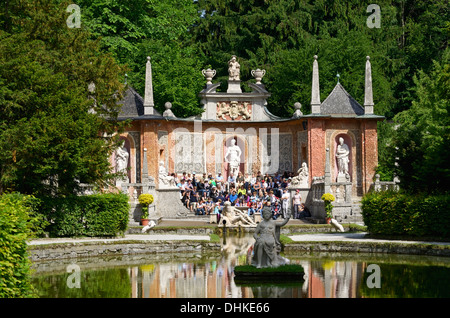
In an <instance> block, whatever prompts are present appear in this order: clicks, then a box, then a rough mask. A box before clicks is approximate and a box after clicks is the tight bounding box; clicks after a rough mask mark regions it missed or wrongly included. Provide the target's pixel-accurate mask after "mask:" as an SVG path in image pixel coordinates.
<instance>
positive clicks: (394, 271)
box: [32, 236, 450, 298]
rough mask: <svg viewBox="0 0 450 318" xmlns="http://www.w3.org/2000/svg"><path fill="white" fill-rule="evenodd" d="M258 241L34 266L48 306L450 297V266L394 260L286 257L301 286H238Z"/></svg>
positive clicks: (239, 239) (445, 261)
mask: <svg viewBox="0 0 450 318" xmlns="http://www.w3.org/2000/svg"><path fill="white" fill-rule="evenodd" d="M253 242H254V241H253V239H252V238H251V237H249V236H233V237H227V238H226V240H224V242H222V243H223V249H222V252H221V253H218V254H216V255H212V254H211V255H198V254H195V253H185V254H180V253H178V254H172V253H169V254H167V253H164V254H146V255H134V256H130V255H123V256H114V257H95V258H78V259H73V260H57V261H49V262H38V263H35V264H33V269H34V271H35V272H34V274H33V280H32V281H33V285H34V286H35V288H36V289H37V292H38V294H39V297H45V298H260V297H264V298H269V297H270V298H362V297H364V298H372V297H389V298H391V297H392V298H409V297H419V298H429V297H433V298H442V297H446V298H447V297H450V287H449V286H450V258H445V257H428V256H413V255H393V254H357V253H347V254H344V253H320V254H319V253H315V254H310V253H296V254H295V255H289V254H285V255H284V256H285V257H287V258H288V259H290V261H291V263H297V264H301V265H302V266H303V268H304V270H305V275H304V280H303V281H301V282H290V283H286V282H265V283H262V284H258V283H253V284H240V283H237V282H235V280H234V274H233V268H234V267H235V266H236V265H243V264H247V263H248V262H249V261H250V259H251V246H252V244H253Z"/></svg>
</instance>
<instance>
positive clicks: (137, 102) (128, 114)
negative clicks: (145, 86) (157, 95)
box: [119, 87, 144, 118]
mask: <svg viewBox="0 0 450 318" xmlns="http://www.w3.org/2000/svg"><path fill="white" fill-rule="evenodd" d="M119 104H122V109H121V111H120V113H119V118H134V117H139V116H142V115H144V99H143V98H142V97H141V95H139V94H138V92H136V91H135V90H134V89H133V88H132V87H128V88H127V90H126V91H125V92H124V93H123V99H122V100H121V101H119Z"/></svg>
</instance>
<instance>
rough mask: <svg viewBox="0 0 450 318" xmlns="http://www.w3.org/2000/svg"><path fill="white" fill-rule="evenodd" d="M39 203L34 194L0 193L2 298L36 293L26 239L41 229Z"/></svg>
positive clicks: (0, 274)
mask: <svg viewBox="0 0 450 318" xmlns="http://www.w3.org/2000/svg"><path fill="white" fill-rule="evenodd" d="M35 203H36V202H35V199H34V198H33V197H31V196H25V195H21V194H16V193H14V194H3V195H2V196H0V298H19V297H33V296H34V293H33V289H32V285H31V282H30V265H31V262H30V261H29V259H28V255H27V242H26V241H27V239H29V238H31V237H32V236H33V235H34V234H35V233H36V232H37V231H36V230H37V228H36V224H37V223H38V221H39V218H38V217H36V216H34V213H33V205H34V204H35Z"/></svg>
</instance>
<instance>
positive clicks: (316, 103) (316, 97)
mask: <svg viewBox="0 0 450 318" xmlns="http://www.w3.org/2000/svg"><path fill="white" fill-rule="evenodd" d="M311 112H312V113H313V114H320V87H319V63H318V62H317V55H314V62H313V74H312V88H311Z"/></svg>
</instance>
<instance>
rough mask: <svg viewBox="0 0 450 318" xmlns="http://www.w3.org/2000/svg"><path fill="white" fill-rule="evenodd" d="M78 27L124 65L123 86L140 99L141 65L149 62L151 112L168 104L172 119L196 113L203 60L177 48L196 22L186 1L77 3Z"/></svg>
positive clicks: (191, 5) (191, 50) (190, 49)
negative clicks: (125, 79) (80, 21)
mask: <svg viewBox="0 0 450 318" xmlns="http://www.w3.org/2000/svg"><path fill="white" fill-rule="evenodd" d="M77 3H78V4H79V5H80V7H81V8H82V13H83V22H84V23H85V25H86V27H87V28H88V29H89V30H91V32H92V34H93V36H94V37H100V38H101V44H102V46H103V48H105V49H106V50H107V51H109V52H111V53H112V54H113V55H114V57H115V58H116V60H117V61H118V62H119V63H121V64H126V65H128V84H129V85H130V86H132V87H133V88H134V89H135V90H136V91H137V92H138V93H140V94H141V95H142V96H143V95H144V84H145V83H144V82H145V63H146V61H147V56H150V57H151V62H152V70H153V89H154V101H155V108H156V109H158V110H159V111H160V112H161V113H162V112H163V111H164V110H165V109H164V104H165V103H166V102H168V101H169V102H171V103H172V105H173V108H172V110H173V112H174V113H175V115H176V116H177V117H187V116H192V115H197V114H198V113H199V112H201V108H200V105H199V102H200V101H199V98H198V93H199V92H200V90H201V89H202V87H203V85H204V82H205V81H204V78H203V76H202V73H201V70H202V67H203V63H202V61H203V57H202V55H201V54H199V52H198V51H197V50H195V49H194V47H191V46H185V45H182V42H183V39H184V38H185V37H186V36H189V29H190V27H191V26H192V25H193V24H194V23H195V21H196V20H197V19H198V18H199V14H198V12H197V9H196V6H195V5H194V3H193V1H192V0H182V1H180V0H165V1H149V0H132V1H125V0H119V1H116V0H96V1H90V0H89V1H88V0H80V1H78V2H77Z"/></svg>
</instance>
